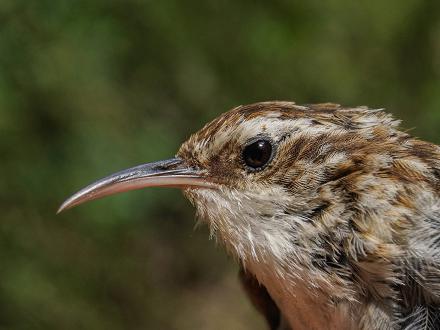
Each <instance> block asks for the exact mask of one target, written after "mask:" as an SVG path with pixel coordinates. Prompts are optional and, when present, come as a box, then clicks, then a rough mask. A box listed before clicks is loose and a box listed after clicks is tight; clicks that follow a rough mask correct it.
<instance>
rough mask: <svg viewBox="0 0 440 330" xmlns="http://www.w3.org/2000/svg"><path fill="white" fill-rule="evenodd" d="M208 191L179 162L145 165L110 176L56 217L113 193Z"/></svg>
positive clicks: (196, 171) (209, 184) (73, 199)
mask: <svg viewBox="0 0 440 330" xmlns="http://www.w3.org/2000/svg"><path fill="white" fill-rule="evenodd" d="M159 186H165V187H178V188H187V187H205V188H212V187H213V184H212V182H210V181H209V180H207V179H206V178H205V177H204V176H203V175H202V173H201V171H200V170H199V169H196V168H193V167H190V166H188V165H186V164H185V162H184V161H183V160H182V159H180V158H172V159H167V160H161V161H158V162H154V163H147V164H143V165H139V166H135V167H131V168H129V169H126V170H123V171H120V172H117V173H114V174H111V175H109V176H107V177H105V178H103V179H100V180H98V181H96V182H94V183H92V184H90V185H88V186H87V187H85V188H83V189H81V190H80V191H78V192H77V193H76V194H74V195H72V196H71V197H69V198H68V199H67V200H66V201H65V202H64V203H63V204H62V205H61V206H60V208H59V209H58V212H57V213H60V212H61V211H64V210H67V209H70V208H72V207H74V206H77V205H79V204H82V203H85V202H88V201H91V200H94V199H98V198H101V197H104V196H109V195H113V194H116V193H120V192H124V191H130V190H135V189H141V188H146V187H159Z"/></svg>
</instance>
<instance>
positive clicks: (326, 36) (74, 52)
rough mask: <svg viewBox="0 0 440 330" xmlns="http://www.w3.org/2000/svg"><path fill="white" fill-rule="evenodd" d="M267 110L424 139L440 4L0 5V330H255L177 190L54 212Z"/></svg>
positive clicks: (133, 0)
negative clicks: (359, 111)
mask: <svg viewBox="0 0 440 330" xmlns="http://www.w3.org/2000/svg"><path fill="white" fill-rule="evenodd" d="M271 99H282V100H295V101H296V102H297V103H312V102H326V101H332V102H337V103H341V104H344V105H369V106H371V107H375V108H379V107H380V108H382V107H385V108H387V109H388V111H390V112H392V113H394V114H395V115H396V116H398V117H400V118H402V119H404V127H405V128H414V127H415V129H414V130H413V133H414V134H415V135H418V136H420V137H422V138H424V139H428V140H431V141H434V142H440V134H439V133H438V129H439V128H440V2H439V1H435V0H432V1H416V0H409V1H400V0H390V1H376V0H373V1H369V2H355V1H352V2H348V1H347V2H343V1H335V0H330V1H327V2H322V1H287V0H274V1H266V2H262V1H261V2H260V1H250V0H247V1H246V0H245V1H232V0H229V1H222V0H220V1H218V0H215V1H214V0H208V1H194V0H190V1H178V0H165V1H150V0H126V1H122V0H93V1H91V0H87V1H85V0H75V1H68V0H57V1H49V0H40V1H26V0H2V1H0V136H1V138H0V155H1V162H0V170H1V176H2V179H1V180H0V206H1V210H2V211H1V214H2V217H1V219H0V260H1V267H0V328H1V329H238V330H239V329H262V328H263V323H262V320H261V319H260V318H259V316H257V314H256V313H255V312H254V311H253V310H252V309H251V307H250V305H249V304H248V302H247V301H246V300H245V298H244V295H243V294H242V293H241V291H240V289H239V285H238V283H237V281H236V275H235V273H236V266H235V264H234V262H233V261H232V260H229V259H228V258H227V257H226V256H225V255H224V253H223V252H222V251H221V249H219V248H216V246H215V244H214V243H213V242H209V241H208V234H207V230H206V228H202V229H200V230H197V231H193V223H194V222H193V218H194V216H193V210H192V209H191V207H190V206H189V203H187V202H186V201H185V200H184V199H183V197H182V196H181V195H180V193H179V192H178V191H174V190H166V189H151V190H145V191H138V192H132V193H128V194H125V195H120V196H115V197H110V198H107V199H104V200H102V201H97V202H94V203H90V204H87V205H84V206H82V207H80V208H77V209H74V210H72V211H69V212H66V213H65V214H62V215H61V216H55V211H56V209H57V207H58V205H59V204H60V202H61V201H62V200H63V198H65V197H67V195H69V194H70V193H72V192H73V191H75V190H76V189H78V188H80V187H81V186H83V185H84V184H86V183H89V182H90V181H92V180H94V179H96V178H99V177H102V176H103V175H106V174H108V173H111V172H113V171H115V170H118V169H121V168H125V167H129V166H132V165H135V164H139V163H143V162H146V161H152V160H157V159H162V158H168V157H170V156H172V155H173V154H174V152H175V151H176V150H177V148H178V147H179V145H180V143H181V142H182V141H184V140H185V139H186V138H187V137H188V135H189V134H190V133H191V132H193V131H195V130H197V129H198V128H200V127H201V126H202V125H203V124H204V123H205V122H206V121H208V120H210V119H212V118H214V117H215V116H217V115H218V114H220V113H222V112H223V111H225V110H227V109H229V108H231V107H233V106H236V105H238V104H243V103H251V102H255V101H262V100H271Z"/></svg>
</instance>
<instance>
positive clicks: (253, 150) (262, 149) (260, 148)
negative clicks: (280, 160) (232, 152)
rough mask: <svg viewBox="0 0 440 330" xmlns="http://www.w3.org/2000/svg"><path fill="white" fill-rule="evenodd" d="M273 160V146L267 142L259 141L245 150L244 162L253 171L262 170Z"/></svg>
mask: <svg viewBox="0 0 440 330" xmlns="http://www.w3.org/2000/svg"><path fill="white" fill-rule="evenodd" d="M271 158H272V144H271V143H270V141H267V140H258V141H255V142H254V143H252V144H249V145H247V146H246V147H245V148H244V150H243V160H244V162H245V164H246V165H247V166H249V167H250V168H251V169H253V170H262V169H263V168H264V167H265V166H266V165H267V164H268V163H269V161H270V160H271Z"/></svg>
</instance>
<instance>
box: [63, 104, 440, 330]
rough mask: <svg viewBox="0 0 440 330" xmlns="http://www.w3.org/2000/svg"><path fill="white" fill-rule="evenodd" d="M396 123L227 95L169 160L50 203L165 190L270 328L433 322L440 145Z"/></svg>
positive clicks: (439, 259)
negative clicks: (216, 246)
mask: <svg viewBox="0 0 440 330" xmlns="http://www.w3.org/2000/svg"><path fill="white" fill-rule="evenodd" d="M398 124H399V121H397V120H394V119H393V118H392V117H391V115H389V114H386V113H385V112H383V111H382V110H370V109H368V108H366V107H357V108H344V107H341V106H339V105H335V104H314V105H304V106H299V105H295V104H294V103H291V102H264V103H256V104H251V105H246V106H239V107H237V108H235V109H232V110H231V111H229V112H226V113H225V114H223V115H222V116H220V117H219V118H217V119H215V120H214V121H212V122H211V123H209V124H207V125H206V126H205V127H204V128H203V129H201V130H200V131H199V132H197V133H195V134H194V135H192V136H191V137H190V138H189V140H188V141H186V142H185V143H184V144H183V145H182V146H181V148H180V150H179V151H178V153H177V156H176V158H173V159H169V160H165V161H160V162H156V163H149V164H145V165H140V166H137V167H133V168H131V169H128V170H125V171H121V172H119V173H116V174H113V175H111V176H109V177H107V178H104V179H102V180H99V181H97V182H95V183H93V184H91V185H90V186H88V187H86V188H84V189H83V190H81V191H79V192H78V193H77V194H75V195H73V196H72V197H71V198H69V199H68V200H67V201H66V202H65V203H64V204H63V205H62V206H61V208H60V211H61V210H64V209H67V208H70V207H72V206H75V205H78V204H80V203H83V202H85V201H89V200H92V199H96V198H100V197H103V196H106V195H110V194H113V193H117V192H122V191H127V190H132V189H138V188H143V187H150V186H170V187H179V188H181V189H183V191H184V194H185V195H186V196H187V197H188V198H189V199H190V201H191V202H192V203H193V204H194V205H195V206H196V208H197V213H198V215H199V219H200V221H202V222H205V223H207V224H208V226H209V227H210V229H211V232H212V235H213V236H215V237H216V238H217V239H218V240H219V241H221V242H222V243H223V245H224V247H225V248H226V250H227V251H228V253H230V254H231V255H232V256H234V257H236V258H237V259H238V260H239V261H240V264H241V266H242V272H241V278H242V281H243V284H244V287H245V289H246V291H247V293H248V294H249V296H250V298H251V300H252V301H253V303H254V304H255V306H256V307H257V308H258V310H259V311H260V312H262V313H263V314H264V316H265V317H266V319H267V321H268V324H269V326H270V328H271V329H295V330H297V329H338V330H340V329H380V330H382V329H420V330H421V329H431V330H433V329H440V246H439V243H440V147H438V146H436V145H434V144H431V143H428V142H423V141H420V140H418V139H416V138H413V137H411V136H410V135H408V134H407V133H405V132H402V131H400V130H398Z"/></svg>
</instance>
